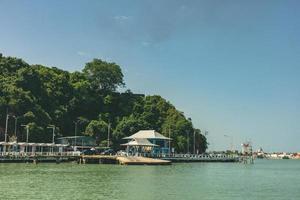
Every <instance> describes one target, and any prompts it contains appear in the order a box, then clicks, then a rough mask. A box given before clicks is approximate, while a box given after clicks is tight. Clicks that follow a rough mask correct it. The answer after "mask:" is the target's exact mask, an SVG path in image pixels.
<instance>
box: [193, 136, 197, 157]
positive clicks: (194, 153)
mask: <svg viewBox="0 0 300 200" xmlns="http://www.w3.org/2000/svg"><path fill="white" fill-rule="evenodd" d="M193 153H194V155H195V154H196V131H195V130H194V152H193Z"/></svg>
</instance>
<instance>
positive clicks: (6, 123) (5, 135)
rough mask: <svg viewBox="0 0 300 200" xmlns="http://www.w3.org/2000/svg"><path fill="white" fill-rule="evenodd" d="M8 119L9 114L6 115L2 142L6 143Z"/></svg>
mask: <svg viewBox="0 0 300 200" xmlns="http://www.w3.org/2000/svg"><path fill="white" fill-rule="evenodd" d="M8 118H9V114H8V113H7V114H6V122H5V134H4V137H5V138H4V141H5V142H7V129H8Z"/></svg>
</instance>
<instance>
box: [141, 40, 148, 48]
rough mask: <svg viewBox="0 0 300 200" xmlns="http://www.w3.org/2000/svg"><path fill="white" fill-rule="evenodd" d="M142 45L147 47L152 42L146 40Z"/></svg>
mask: <svg viewBox="0 0 300 200" xmlns="http://www.w3.org/2000/svg"><path fill="white" fill-rule="evenodd" d="M142 45H143V46H145V47H147V46H149V45H150V42H146V41H144V42H142Z"/></svg>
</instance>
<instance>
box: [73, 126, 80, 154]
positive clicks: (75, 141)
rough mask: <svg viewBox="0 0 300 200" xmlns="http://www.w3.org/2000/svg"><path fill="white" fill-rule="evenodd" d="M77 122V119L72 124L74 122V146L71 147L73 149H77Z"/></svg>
mask: <svg viewBox="0 0 300 200" xmlns="http://www.w3.org/2000/svg"><path fill="white" fill-rule="evenodd" d="M78 122H79V120H78V121H76V122H74V124H75V130H74V134H75V137H74V147H73V149H74V151H76V150H77V148H76V145H77V138H76V137H77V124H78Z"/></svg>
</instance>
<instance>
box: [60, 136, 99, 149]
mask: <svg viewBox="0 0 300 200" xmlns="http://www.w3.org/2000/svg"><path fill="white" fill-rule="evenodd" d="M56 143H57V144H65V145H68V146H71V147H73V149H74V150H75V149H77V150H83V149H90V148H94V147H96V146H97V144H96V140H95V138H93V137H90V136H69V137H61V138H57V139H56Z"/></svg>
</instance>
